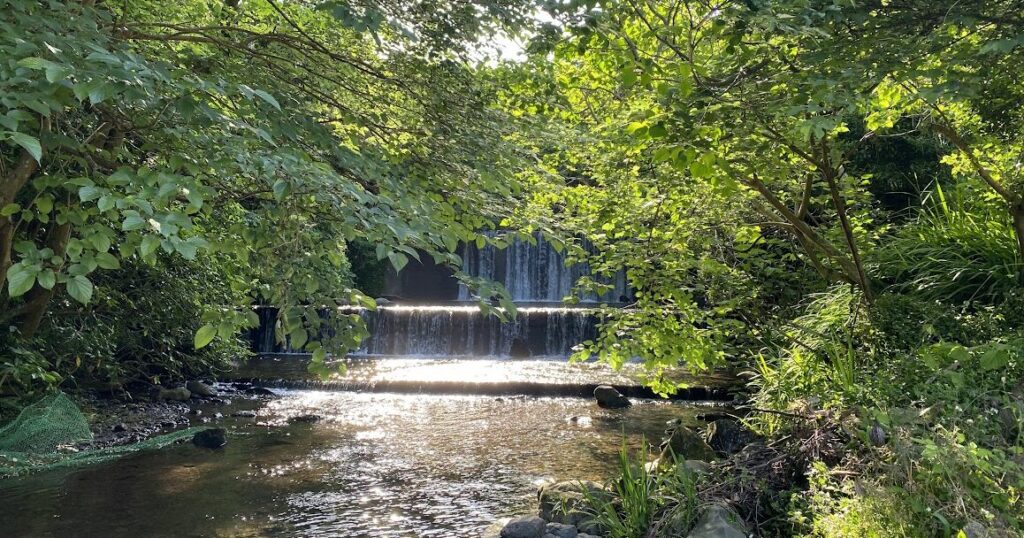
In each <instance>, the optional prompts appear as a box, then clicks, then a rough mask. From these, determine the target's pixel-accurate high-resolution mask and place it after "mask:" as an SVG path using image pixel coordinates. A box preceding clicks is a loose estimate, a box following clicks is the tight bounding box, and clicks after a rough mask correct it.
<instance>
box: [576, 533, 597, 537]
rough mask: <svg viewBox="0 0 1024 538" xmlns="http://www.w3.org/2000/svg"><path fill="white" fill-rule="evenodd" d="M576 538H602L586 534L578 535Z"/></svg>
mask: <svg viewBox="0 0 1024 538" xmlns="http://www.w3.org/2000/svg"><path fill="white" fill-rule="evenodd" d="M576 538H601V537H600V536H598V535H596V534H587V533H585V532H581V533H579V534H577V535H576Z"/></svg>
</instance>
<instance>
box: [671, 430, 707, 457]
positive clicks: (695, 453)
mask: <svg viewBox="0 0 1024 538" xmlns="http://www.w3.org/2000/svg"><path fill="white" fill-rule="evenodd" d="M673 457H674V458H676V459H679V458H682V459H688V460H701V461H710V460H713V459H715V451H714V450H712V449H711V447H710V446H708V444H707V443H706V442H705V441H704V439H703V438H702V437H701V436H700V435H697V433H696V432H694V431H693V430H691V429H690V428H687V427H686V426H679V427H678V428H676V429H674V430H672V433H671V434H670V435H669V437H668V439H666V440H665V442H664V443H662V444H661V459H662V460H665V461H672V459H671V458H673Z"/></svg>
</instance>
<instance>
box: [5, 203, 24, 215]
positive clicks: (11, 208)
mask: <svg viewBox="0 0 1024 538" xmlns="http://www.w3.org/2000/svg"><path fill="white" fill-rule="evenodd" d="M18 211H21V206H20V205H18V204H13V203H12V204H7V205H5V206H4V207H3V209H0V217H10V216H11V215H13V214H15V213H17V212H18Z"/></svg>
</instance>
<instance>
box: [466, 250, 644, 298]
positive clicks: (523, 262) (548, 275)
mask: <svg viewBox="0 0 1024 538" xmlns="http://www.w3.org/2000/svg"><path fill="white" fill-rule="evenodd" d="M534 239H536V243H535V244H534V243H532V242H530V241H521V240H519V239H515V240H514V241H513V242H512V243H511V244H510V245H509V246H508V247H506V248H504V249H497V248H495V247H493V246H491V245H486V246H484V247H483V248H478V247H477V246H476V245H474V244H467V245H465V246H464V247H463V248H462V259H463V262H462V270H463V272H464V273H466V274H468V275H470V276H473V277H479V278H485V279H487V280H492V281H495V282H500V283H502V284H504V286H505V288H506V289H507V290H508V291H509V294H510V295H511V296H512V300H513V301H515V302H517V303H520V302H523V303H526V302H547V303H560V302H562V299H564V298H565V297H566V296H568V295H570V294H571V292H572V288H573V286H574V285H575V284H576V281H577V280H579V278H580V277H583V276H588V275H590V267H589V265H588V264H586V263H579V264H575V265H570V266H566V264H565V256H564V255H563V254H562V253H560V252H558V251H557V250H555V248H554V246H553V245H552V244H551V243H549V242H547V241H545V240H544V239H543V237H541V235H540V234H536V235H535V236H534ZM584 248H586V249H587V250H591V251H592V250H593V246H591V245H590V244H589V243H586V242H585V243H584ZM595 279H596V280H598V281H600V282H603V283H606V284H611V285H612V290H611V291H609V292H607V293H605V294H603V295H601V296H597V295H594V294H586V295H583V296H581V297H580V300H581V301H583V302H606V303H617V302H620V298H621V297H623V296H626V295H628V287H627V285H626V275H625V272H622V271H620V272H619V273H617V274H616V275H615V276H614V277H613V278H611V279H604V278H596V277H595ZM472 299H473V297H472V296H471V294H470V291H469V289H467V288H466V287H465V286H460V287H459V300H462V301H468V300H472Z"/></svg>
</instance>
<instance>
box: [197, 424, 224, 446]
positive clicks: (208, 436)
mask: <svg viewBox="0 0 1024 538" xmlns="http://www.w3.org/2000/svg"><path fill="white" fill-rule="evenodd" d="M227 443H228V438H227V431H226V430H225V429H224V428H208V429H205V430H200V431H197V432H196V434H195V435H193V436H192V444H194V445H196V446H198V447H200V448H220V447H222V446H224V445H226V444H227Z"/></svg>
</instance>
